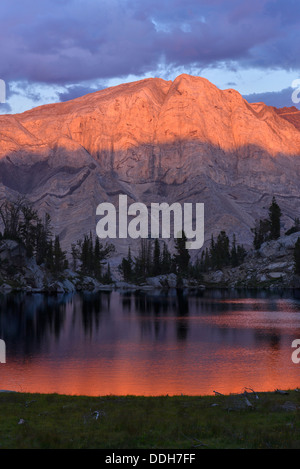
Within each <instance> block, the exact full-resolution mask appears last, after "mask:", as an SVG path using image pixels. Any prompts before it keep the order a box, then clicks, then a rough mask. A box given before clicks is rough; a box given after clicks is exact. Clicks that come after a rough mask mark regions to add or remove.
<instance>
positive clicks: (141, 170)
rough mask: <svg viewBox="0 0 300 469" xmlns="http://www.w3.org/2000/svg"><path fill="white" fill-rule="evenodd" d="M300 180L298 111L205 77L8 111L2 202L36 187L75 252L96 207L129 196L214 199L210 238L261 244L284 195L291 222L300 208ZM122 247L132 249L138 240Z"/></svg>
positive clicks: (2, 128) (2, 134)
mask: <svg viewBox="0 0 300 469" xmlns="http://www.w3.org/2000/svg"><path fill="white" fill-rule="evenodd" d="M295 109H296V108H295ZM299 178H300V119H299V113H298V111H297V110H296V111H295V110H293V108H292V111H291V110H276V109H275V108H273V107H268V106H266V105H265V104H263V103H257V104H249V103H248V102H247V101H245V99H243V98H242V96H241V95H240V94H239V93H238V92H237V91H235V90H231V89H229V90H224V91H221V90H219V89H218V88H217V87H215V86H214V85H212V84H211V83H210V82H209V81H207V80H206V79H204V78H200V77H193V76H188V75H180V76H179V77H177V78H176V79H175V80H174V81H173V82H171V81H164V80H162V79H158V78H154V79H146V80H142V81H138V82H134V83H129V84H123V85H120V86H116V87H113V88H108V89H105V90H101V91H98V92H96V93H92V94H89V95H86V96H84V97H81V98H78V99H75V100H72V101H68V102H65V103H58V104H50V105H46V106H42V107H38V108H35V109H33V110H31V111H27V112H25V113H23V114H18V115H5V116H0V198H4V197H9V198H10V197H16V196H17V195H19V194H21V195H25V196H26V197H27V198H28V199H29V200H31V201H32V202H33V203H34V205H35V207H36V208H38V210H39V211H40V213H41V214H42V213H43V212H49V213H50V215H51V218H52V225H53V229H54V231H55V232H56V233H57V234H59V236H60V239H61V242H62V246H63V247H64V248H69V247H70V244H71V242H74V241H76V240H77V239H79V238H80V237H82V235H83V234H85V233H88V232H89V231H90V230H91V231H92V232H93V233H95V227H96V222H97V217H96V207H97V205H98V204H99V203H101V202H104V201H109V202H113V203H115V204H117V201H118V196H119V194H127V195H128V201H129V203H132V202H134V201H139V202H143V203H146V204H149V203H151V202H163V201H168V202H169V203H171V202H176V201H178V202H180V203H184V202H194V203H196V202H204V204H205V235H206V239H209V238H210V236H211V233H215V234H217V233H219V231H220V230H222V229H225V230H226V232H227V233H228V234H229V235H232V234H233V233H236V236H237V240H238V242H239V243H244V244H246V245H247V244H251V242H252V234H251V227H253V226H254V223H255V219H257V218H260V217H264V216H266V211H267V208H268V206H269V204H270V202H271V198H272V196H273V195H275V196H276V198H277V201H278V203H279V205H280V206H281V208H282V211H283V212H284V213H285V217H284V220H283V221H284V229H288V228H289V227H290V226H291V225H292V221H293V219H294V218H295V216H300V213H299V201H300V191H299ZM117 244H118V246H117V247H118V250H119V252H121V253H125V252H127V246H128V241H127V240H120V241H118V243H117ZM134 244H135V245H136V244H137V243H136V242H135V243H134Z"/></svg>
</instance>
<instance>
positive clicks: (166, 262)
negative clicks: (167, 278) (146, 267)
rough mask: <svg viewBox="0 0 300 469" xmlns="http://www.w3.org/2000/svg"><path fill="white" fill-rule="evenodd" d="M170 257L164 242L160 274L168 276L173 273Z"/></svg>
mask: <svg viewBox="0 0 300 469" xmlns="http://www.w3.org/2000/svg"><path fill="white" fill-rule="evenodd" d="M172 267H173V266H172V256H171V254H170V251H169V250H168V246H167V244H166V243H165V242H164V244H163V252H162V259H161V273H162V274H169V273H171V272H172V271H173V268H172Z"/></svg>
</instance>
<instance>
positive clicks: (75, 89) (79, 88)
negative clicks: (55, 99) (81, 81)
mask: <svg viewBox="0 0 300 469" xmlns="http://www.w3.org/2000/svg"><path fill="white" fill-rule="evenodd" d="M101 89H103V87H101V86H98V87H97V89H95V88H94V87H92V86H83V85H74V86H69V87H68V88H67V90H66V91H64V92H61V93H58V96H59V98H60V101H69V100H70V99H75V98H80V96H85V95H86V94H89V93H95V91H99V90H101Z"/></svg>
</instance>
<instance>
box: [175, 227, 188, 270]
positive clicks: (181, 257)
mask: <svg viewBox="0 0 300 469" xmlns="http://www.w3.org/2000/svg"><path fill="white" fill-rule="evenodd" d="M186 241H187V237H186V235H185V232H184V231H183V232H182V237H181V238H176V239H175V249H176V254H175V256H174V261H175V265H176V271H177V273H180V275H181V274H183V275H184V274H187V273H188V270H189V263H190V258H191V256H190V253H189V250H188V249H187V248H186Z"/></svg>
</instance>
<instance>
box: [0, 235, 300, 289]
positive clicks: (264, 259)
mask: <svg viewBox="0 0 300 469" xmlns="http://www.w3.org/2000/svg"><path fill="white" fill-rule="evenodd" d="M299 236H300V233H293V234H291V235H289V236H282V237H280V238H279V239H278V240H276V241H268V242H266V243H264V244H263V245H262V246H261V248H260V249H259V250H258V251H255V250H252V251H250V252H248V254H247V256H246V259H245V261H244V263H243V264H241V265H240V266H238V267H235V268H228V267H227V268H223V269H221V270H217V271H210V272H207V273H204V274H203V278H202V279H201V280H200V281H199V280H193V279H182V278H180V279H179V278H178V277H177V276H176V275H175V274H168V275H159V276H157V277H149V278H147V279H146V281H145V282H143V283H142V284H139V285H135V284H131V283H126V282H123V281H121V280H120V278H119V276H118V275H117V274H116V273H113V275H112V279H113V282H112V283H111V284H109V285H105V284H102V283H100V282H99V281H98V280H96V279H95V278H92V277H89V276H84V275H82V274H81V273H78V272H74V271H72V270H71V269H67V270H65V271H64V272H63V273H62V274H60V275H59V276H58V277H54V276H53V275H52V274H51V273H49V271H47V269H46V268H45V266H43V265H41V266H39V265H37V263H36V261H35V259H34V258H30V259H28V258H26V256H25V253H24V250H23V248H22V246H21V245H20V244H18V243H17V242H16V241H12V240H4V241H1V242H0V262H1V264H0V293H2V294H8V293H11V292H26V293H32V294H34V293H49V294H51V293H75V292H81V291H89V292H96V291H112V290H131V291H137V290H145V291H147V290H154V289H155V290H157V289H163V290H168V289H172V288H184V289H187V290H188V289H193V290H199V291H201V290H205V289H206V288H231V289H240V288H256V289H266V290H271V291H272V290H277V289H282V288H285V289H287V288H293V289H295V288H300V277H299V276H297V275H295V273H294V259H293V251H294V247H295V243H296V241H297V239H298V238H299Z"/></svg>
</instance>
